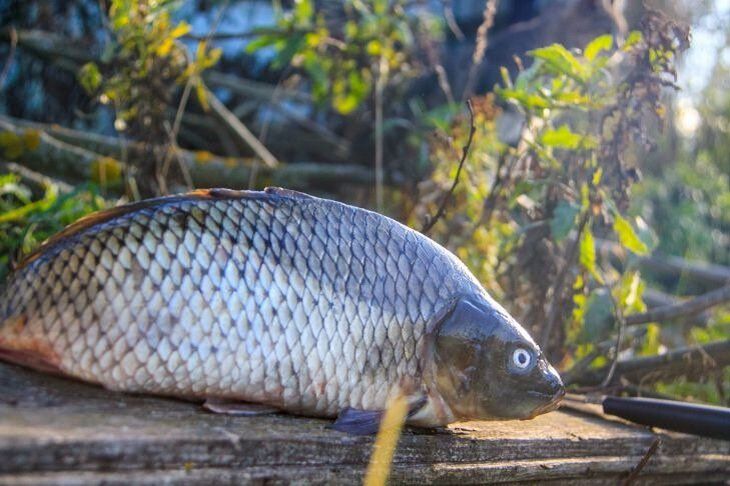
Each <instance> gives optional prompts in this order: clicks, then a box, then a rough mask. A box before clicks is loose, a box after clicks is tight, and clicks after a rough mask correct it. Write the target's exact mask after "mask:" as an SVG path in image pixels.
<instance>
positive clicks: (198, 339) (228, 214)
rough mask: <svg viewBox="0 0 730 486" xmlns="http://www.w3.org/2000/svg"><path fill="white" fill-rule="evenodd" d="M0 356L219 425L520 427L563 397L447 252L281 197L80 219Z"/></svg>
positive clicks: (44, 266) (13, 324)
mask: <svg viewBox="0 0 730 486" xmlns="http://www.w3.org/2000/svg"><path fill="white" fill-rule="evenodd" d="M0 292H1V293H0V295H1V297H0V359H3V360H5V361H10V362H13V363H16V364H20V365H24V366H27V367H31V368H35V369H37V370H41V371H45V372H51V373H56V374H59V375H63V376H66V377H71V378H75V379H78V380H83V381H86V382H90V383H94V384H98V385H101V386H103V387H106V388H107V389H110V390H115V391H122V392H133V393H145V394H151V395H160V396H169V397H178V398H182V399H187V400H197V401H201V402H205V405H206V408H208V409H209V410H211V411H215V412H223V413H233V414H242V415H255V414H260V413H271V412H275V411H282V412H288V413H291V414H296V415H305V416H312V417H330V418H332V417H337V419H336V421H335V422H334V425H333V427H334V428H335V429H337V430H342V431H345V432H350V433H353V434H358V433H373V432H374V431H377V427H378V424H379V422H380V419H381V418H382V414H383V411H384V410H385V409H386V407H387V406H388V403H389V401H390V400H392V399H394V397H396V396H399V395H400V396H405V397H406V399H407V402H408V405H409V411H408V417H407V422H408V423H409V424H411V425H415V426H421V427H438V426H444V425H447V424H450V423H452V422H456V421H464V420H504V419H528V418H532V417H534V416H536V415H538V414H541V413H545V412H548V411H550V410H553V409H555V408H556V407H557V404H558V402H559V401H560V399H561V398H562V396H563V395H564V386H563V383H562V381H561V379H560V376H559V374H558V373H557V371H556V370H555V369H554V368H553V367H552V366H551V365H550V364H549V363H548V361H547V359H546V358H545V356H544V355H543V353H542V352H541V350H540V348H539V347H538V346H537V344H535V342H534V341H533V339H532V338H531V337H530V335H529V334H528V333H527V332H526V331H525V329H524V328H523V327H522V326H521V325H520V324H519V323H518V322H517V321H516V320H515V319H514V318H513V317H512V316H510V314H509V313H508V312H507V311H506V310H505V309H504V308H503V307H502V306H501V305H500V304H498V303H497V302H496V301H495V300H494V299H493V298H492V297H491V296H490V295H489V293H488V292H487V291H486V290H485V289H484V287H482V285H481V284H480V283H479V281H478V280H477V279H476V278H475V277H474V275H473V274H472V273H471V272H470V271H469V270H468V269H467V267H466V266H465V265H464V264H463V263H462V262H461V261H460V260H459V259H458V258H457V257H456V256H455V255H454V254H452V253H451V252H449V251H448V250H447V249H445V248H444V247H442V246H440V245H439V244H437V243H436V242H434V241H433V240H431V239H429V238H428V237H426V236H424V235H423V234H421V233H418V232H417V231H415V230H413V229H411V228H409V227H407V226H405V225H403V224H401V223H399V222H397V221H395V220H393V219H390V218H388V217H386V216H383V215H380V214H378V213H375V212H371V211H369V210H366V209H361V208H357V207H353V206H349V205H346V204H343V203H340V202H337V201H333V200H327V199H321V198H317V197H314V196H310V195H307V194H304V193H300V192H295V191H291V190H288V189H282V188H266V189H265V190H263V191H237V190H231V189H206V190H197V191H193V192H190V193H187V194H181V195H174V196H166V197H159V198H154V199H149V200H144V201H141V202H136V203H131V204H128V205H124V206H119V207H116V208H112V209H108V210H104V211H101V212H98V213H93V214H92V215H90V216H87V217H85V218H82V219H81V220H79V221H77V222H76V223H73V224H72V225H70V226H68V227H67V228H65V229H64V230H62V231H61V232H60V233H58V234H57V235H55V236H53V237H51V238H50V239H49V240H48V241H46V242H45V243H43V244H42V245H41V246H40V247H39V248H38V249H37V250H36V251H35V252H33V253H31V254H30V255H28V256H27V257H26V258H25V260H23V261H22V262H21V263H20V264H19V265H18V267H17V268H16V269H15V271H14V272H13V273H12V274H11V275H10V276H9V278H8V280H7V282H6V283H5V286H4V289H3V290H2V291H0Z"/></svg>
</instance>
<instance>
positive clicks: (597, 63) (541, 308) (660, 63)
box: [420, 13, 686, 365]
mask: <svg viewBox="0 0 730 486" xmlns="http://www.w3.org/2000/svg"><path fill="white" fill-rule="evenodd" d="M684 46H686V32H684V31H682V30H681V29H679V28H678V27H676V25H675V24H673V23H671V22H670V21H668V20H666V19H664V18H662V17H660V16H659V15H658V14H656V13H650V14H649V17H647V19H646V20H645V22H644V23H643V30H642V31H641V32H639V31H637V32H632V33H631V34H630V35H629V36H628V37H627V39H625V41H624V42H623V43H621V44H620V45H616V42H615V41H614V39H613V38H612V37H611V36H608V35H604V36H600V37H598V38H596V39H594V40H593V41H591V42H590V43H588V44H587V45H586V46H585V47H584V49H583V50H582V51H572V50H568V49H566V48H565V47H563V46H562V45H559V44H553V45H550V46H547V47H543V48H538V49H534V50H533V51H531V52H530V53H529V55H530V57H531V58H532V64H531V65H530V66H529V67H528V68H521V69H520V71H519V73H518V75H517V76H516V77H515V78H514V79H513V78H512V77H511V76H509V74H508V73H507V71H506V70H504V69H503V82H502V86H501V87H499V88H497V89H496V94H497V95H498V96H499V99H500V100H502V102H504V103H505V104H506V109H507V110H508V112H510V113H517V114H519V116H521V118H522V120H523V125H522V130H521V133H520V135H519V137H518V139H517V140H513V141H510V143H509V144H508V145H507V144H504V143H500V142H499V140H498V138H497V137H498V129H497V128H496V126H495V123H494V121H493V119H494V115H493V114H494V112H495V111H499V109H498V108H496V107H494V104H493V100H492V98H489V97H488V98H485V99H482V100H480V103H477V106H479V107H481V110H478V111H481V113H479V114H478V115H477V117H478V120H479V121H478V127H479V128H480V130H479V132H480V133H478V135H477V137H476V138H477V140H478V142H477V145H476V146H475V147H474V149H473V153H474V155H473V156H472V157H471V159H470V160H469V162H468V164H467V171H468V173H469V183H468V184H462V185H461V186H459V188H458V190H457V194H456V200H457V202H456V205H457V209H456V210H455V211H454V213H459V214H464V215H466V218H464V220H461V221H459V220H455V218H452V220H451V221H444V222H441V223H440V224H439V225H438V226H437V229H436V231H437V232H438V233H437V235H436V236H437V238H439V239H441V240H443V241H446V242H447V244H448V245H449V246H451V247H452V248H454V249H455V251H456V253H457V254H459V256H461V257H462V258H464V259H465V260H466V261H467V263H469V264H470V266H471V268H472V269H476V271H477V273H478V275H479V277H480V279H481V280H482V281H483V282H485V283H486V284H487V286H488V288H490V290H492V291H493V292H495V293H497V294H498V295H500V297H501V298H502V299H503V300H505V301H507V302H510V303H511V310H512V311H513V312H514V313H515V314H516V315H517V316H518V317H519V318H521V319H522V320H523V321H524V322H526V323H527V324H528V325H532V326H534V327H533V334H534V335H536V336H537V337H539V338H540V339H539V340H540V341H542V342H541V344H542V345H543V346H545V347H546V349H547V351H548V353H549V354H550V355H552V356H553V359H556V358H557V359H558V361H559V360H560V359H563V360H564V365H569V363H570V362H572V361H573V360H575V359H578V358H581V357H582V356H585V355H586V354H588V353H589V352H591V351H592V350H593V349H594V345H595V344H596V343H598V342H600V341H603V340H607V339H609V338H610V337H611V334H613V333H614V332H615V329H616V322H618V321H617V319H616V313H617V311H620V314H626V313H633V312H640V311H642V310H643V309H644V304H643V302H642V289H643V288H644V283H643V282H642V281H641V278H640V275H639V274H638V272H636V271H635V270H634V269H632V268H627V269H625V270H624V272H625V273H621V271H618V270H616V269H614V268H613V267H611V266H610V265H607V264H606V263H607V262H603V261H601V259H600V258H599V256H598V252H597V247H596V246H597V239H598V238H599V237H600V238H601V239H614V240H616V241H617V242H618V243H619V244H620V245H621V246H623V247H624V248H625V249H627V250H628V251H630V252H632V253H634V254H639V255H642V254H646V253H647V252H648V251H649V249H650V246H651V242H650V241H648V238H647V237H646V236H645V235H644V234H642V233H641V232H639V231H637V227H636V223H637V221H638V222H639V224H641V225H642V226H644V225H645V224H644V223H643V222H642V221H639V220H637V219H636V218H635V217H632V216H630V215H629V214H627V208H628V204H627V203H628V200H629V188H630V186H631V183H632V182H633V181H634V180H635V176H634V174H635V169H633V167H632V165H633V164H632V163H631V162H630V161H629V160H628V158H629V157H631V156H632V152H631V151H630V150H631V147H632V146H638V147H639V148H640V149H641V148H643V149H646V148H650V145H651V144H650V140H651V133H650V132H649V131H648V130H647V128H646V127H650V126H652V125H651V124H650V123H648V121H649V120H651V118H655V119H656V118H657V117H659V118H660V117H661V115H662V113H663V107H662V105H661V104H660V100H659V96H660V94H661V92H662V88H663V87H664V86H670V85H671V83H672V80H673V79H674V76H675V74H674V64H673V62H674V59H675V57H676V52H677V51H678V50H681V49H682V48H683V47H684ZM617 77H619V79H617ZM512 116H514V115H512ZM659 121H660V120H659ZM461 123H463V122H462V121H461V120H458V119H457V120H454V122H452V123H451V125H450V127H451V128H450V130H451V131H450V133H449V135H450V136H451V137H452V140H453V143H451V142H448V141H447V142H445V143H444V142H438V143H437V144H436V147H435V148H434V155H435V160H448V159H449V158H451V159H452V160H453V155H451V154H453V150H454V147H458V145H459V144H460V143H462V142H463V140H464V138H463V137H464V133H463V128H460V124H461ZM630 142H634V143H633V144H631V143H630ZM435 166H436V167H438V169H437V170H436V172H435V173H434V181H435V182H437V187H445V186H443V185H442V184H444V183H445V182H446V181H448V180H449V179H450V178H451V177H453V174H451V173H449V172H446V171H445V170H444V169H445V168H446V167H453V163H452V164H447V163H438V162H437V163H436V164H435ZM450 170H453V169H450ZM446 187H447V186H446ZM442 190H443V189H442ZM428 211H429V205H428V204H426V205H424V206H423V207H422V208H421V211H420V214H421V215H422V214H427V213H428ZM474 222H476V224H475V223H474ZM540 303H544V305H541V304H540ZM617 306H618V309H616V307H617ZM566 340H567V341H566ZM636 345H637V346H639V345H640V343H636Z"/></svg>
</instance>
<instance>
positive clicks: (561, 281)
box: [540, 212, 590, 349]
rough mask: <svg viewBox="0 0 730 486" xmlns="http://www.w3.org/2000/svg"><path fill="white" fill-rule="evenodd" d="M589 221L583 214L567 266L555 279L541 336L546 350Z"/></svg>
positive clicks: (568, 252)
mask: <svg viewBox="0 0 730 486" xmlns="http://www.w3.org/2000/svg"><path fill="white" fill-rule="evenodd" d="M589 219H590V213H588V212H585V213H583V216H581V219H580V223H579V224H578V230H577V234H576V236H575V239H574V240H573V241H572V242H571V245H570V247H569V248H568V250H567V251H566V253H565V264H564V265H563V268H562V269H560V273H559V274H558V276H557V278H556V279H555V283H554V284H553V287H552V289H553V298H552V302H551V304H550V311H549V312H548V318H547V322H546V323H545V327H543V328H542V333H541V335H540V345H541V346H542V347H543V348H544V349H547V346H548V341H549V339H550V334H552V331H553V327H554V326H555V321H557V319H558V312H560V309H561V305H560V300H561V298H562V296H563V287H564V285H565V278H566V277H567V276H568V271H569V270H570V269H571V268H572V266H573V260H575V257H576V255H577V254H578V245H579V243H580V235H581V234H582V233H583V230H584V229H585V227H586V224H588V220H589Z"/></svg>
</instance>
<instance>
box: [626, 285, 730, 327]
mask: <svg viewBox="0 0 730 486" xmlns="http://www.w3.org/2000/svg"><path fill="white" fill-rule="evenodd" d="M728 301H730V284H728V285H725V286H724V287H720V288H719V289H715V290H713V291H711V292H707V293H706V294H702V295H700V296H699V297H695V298H693V299H690V300H687V301H685V302H681V303H679V304H672V305H664V306H661V307H656V308H654V309H652V310H650V311H648V312H644V313H641V314H631V315H628V316H626V317H625V320H626V325H627V326H637V325H639V324H646V323H647V322H655V321H662V320H666V319H675V318H677V317H682V316H686V315H693V314H699V313H700V312H702V311H704V310H705V309H709V308H710V307H713V306H715V305H718V304H722V303H723V302H728Z"/></svg>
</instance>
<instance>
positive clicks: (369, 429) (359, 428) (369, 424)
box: [330, 396, 427, 435]
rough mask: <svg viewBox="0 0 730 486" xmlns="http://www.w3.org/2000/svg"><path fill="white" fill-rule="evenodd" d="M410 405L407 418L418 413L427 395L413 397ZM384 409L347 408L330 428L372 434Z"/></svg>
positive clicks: (381, 417) (349, 432)
mask: <svg viewBox="0 0 730 486" xmlns="http://www.w3.org/2000/svg"><path fill="white" fill-rule="evenodd" d="M409 402H410V403H409V405H408V415H407V416H406V418H407V419H409V418H411V417H413V416H414V415H416V414H417V413H418V412H419V411H420V410H421V409H422V408H423V407H424V406H425V405H426V402H427V398H426V397H425V396H418V397H411V399H410V400H409ZM383 415H385V411H384V410H359V409H356V408H349V407H348V408H346V409H344V410H342V411H341V412H340V414H339V415H338V416H337V420H335V422H334V423H333V424H332V425H331V426H330V428H332V429H335V430H339V431H340V432H347V433H348V434H353V435H372V434H375V433H377V432H378V429H379V428H380V421H381V420H382V419H383Z"/></svg>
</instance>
